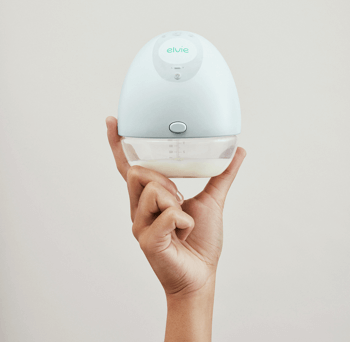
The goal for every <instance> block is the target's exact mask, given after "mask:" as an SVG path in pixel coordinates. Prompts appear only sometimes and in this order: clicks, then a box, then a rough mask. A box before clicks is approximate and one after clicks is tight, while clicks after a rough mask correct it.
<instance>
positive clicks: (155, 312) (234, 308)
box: [0, 0, 350, 342]
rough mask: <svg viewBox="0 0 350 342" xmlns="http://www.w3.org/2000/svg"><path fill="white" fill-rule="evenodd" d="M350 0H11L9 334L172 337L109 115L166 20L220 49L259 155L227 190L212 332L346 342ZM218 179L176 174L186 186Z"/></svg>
mask: <svg viewBox="0 0 350 342" xmlns="http://www.w3.org/2000/svg"><path fill="white" fill-rule="evenodd" d="M349 13H350V4H349V2H348V1H345V0H335V1H334V0H333V1H325V0H319V1H316V0H313V1H312V0H303V1H302V0H296V1H277V0H275V1H272V0H268V1H257V0H247V1H188V0H187V1H183V0H179V1H177V2H173V1H172V2H171V1H165V0H162V1H141V0H139V1H136V0H135V1H132V0H130V1H118V0H113V1H111V0H101V1H90V0H88V1H86V0H85V1H82V0H80V1H79V0H69V1H53V0H46V1H34V0H31V1H25V0H22V1H19V0H2V1H1V2H0V120H1V121H0V164H1V167H0V201H1V203H0V204H1V205H0V226H1V228H0V340H1V341H2V342H48V341H49V342H62V341H65V342H76V341H84V342H96V341H103V342H109V341H111V342H112V341H113V342H115V341H118V342H119V341H121V342H124V341H146V342H154V341H161V340H162V338H163V333H164V323H165V313H166V307H165V298H164V295H163V291H162V289H161V286H160V285H159V283H158V280H157V279H156V277H155V276H154V275H153V273H152V270H151V268H150V267H149V266H148V263H147V261H146V260H145V258H144V257H143V255H142V252H141V251H140V250H139V247H138V244H137V242H136V241H134V238H133V236H132V234H131V224H130V219H129V212H128V201H127V191H126V186H125V184H124V182H123V180H122V178H121V177H120V176H119V175H118V174H117V171H116V169H115V166H114V161H113V160H112V155H111V153H110V151H109V147H108V145H107V140H106V132H105V124H104V119H105V117H106V116H108V115H116V114H117V104H118V97H119V92H120V89H121V86H122V82H123V79H124V77H125V74H126V72H127V69H128V67H129V65H130V63H131V61H132V59H133V57H134V56H135V54H136V53H137V51H138V50H139V49H140V48H141V47H142V46H143V44H145V43H146V42H147V41H148V40H149V39H151V38H152V37H154V36H155V35H157V34H160V33H162V32H166V31H169V30H178V29H183V30H189V31H193V32H196V33H198V34H201V35H203V36H204V37H206V38H207V39H209V40H210V41H211V42H212V43H214V45H216V47H217V48H218V49H219V50H220V51H221V53H222V54H223V56H224V57H225V58H226V60H227V62H228V64H229V66H230V68H231V70H232V73H233V75H234V78H235V80H236V84H237V87H238V91H239V95H240V99H241V107H242V115H243V117H242V118H243V119H242V128H243V130H242V134H241V136H240V145H241V146H243V147H245V148H246V150H247V151H248V156H247V158H246V161H245V162H244V165H243V167H242V169H241V171H240V173H239V176H238V177H237V179H236V182H235V184H234V186H233V188H232V191H231V192H230V194H229V196H228V199H227V204H226V211H225V243H224V251H223V254H222V258H221V263H220V266H219V272H218V282H217V295H216V303H215V318H214V335H213V341H218V342H233V341H239V342H255V341H258V342H265V341H266V342H295V341H298V342H334V341H336V342H347V341H350V325H349V322H350V291H349V289H350V252H349V245H350V231H349V230H350V212H349V208H350V191H349V190H350V181H349V174H350V161H349V159H350V158H349V157H350V153H349V146H350V138H349V137H350V132H349V126H350V96H349V91H350V81H349V79H350V67H349V60H350V56H349V55H350V53H349V52H350V43H349V32H350V21H349ZM205 182H206V180H203V179H197V180H178V181H176V183H177V184H178V186H179V188H180V190H181V191H182V192H183V193H184V195H185V196H186V197H188V196H192V195H194V194H195V193H196V192H198V191H199V190H200V189H202V187H203V186H204V184H205Z"/></svg>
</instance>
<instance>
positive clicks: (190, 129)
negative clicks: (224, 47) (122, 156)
mask: <svg viewBox="0 0 350 342" xmlns="http://www.w3.org/2000/svg"><path fill="white" fill-rule="evenodd" d="M178 39H179V40H178ZM177 40H178V42H179V44H176V42H177ZM167 41H168V42H169V44H170V45H169V44H168V45H167V44H166V42H167ZM163 42H164V44H163ZM187 44H188V45H187ZM173 45H174V46H175V48H176V47H178V48H179V47H180V45H181V46H182V48H183V49H184V48H186V46H189V47H190V48H189V50H183V51H187V53H188V51H190V53H191V48H192V51H193V50H195V51H196V53H195V57H194V58H193V59H192V60H191V61H186V60H185V62H184V59H183V56H184V53H178V54H176V53H173V52H171V53H173V55H172V56H170V57H169V58H171V61H170V62H169V58H168V57H166V58H168V59H167V61H164V60H163V59H162V58H163V57H162V56H164V54H166V53H167V52H166V51H167V50H164V48H165V49H169V46H170V47H171V46H173ZM162 49H163V50H164V51H163V50H162ZM169 51H173V50H169ZM177 56H178V57H177ZM177 58H178V60H177ZM186 58H187V57H186V56H185V59H186ZM191 58H192V57H191ZM187 59H188V58H187ZM178 66H180V67H181V69H180V70H177V69H175V68H176V67H178ZM177 73H178V74H180V76H181V77H180V79H176V74H177ZM173 122H182V123H185V124H186V131H185V132H183V133H181V134H178V133H173V132H171V131H170V129H169V126H170V125H171V123H173ZM118 130H119V134H120V135H121V136H124V137H136V138H171V139H177V138H204V137H221V136H232V135H237V134H239V133H240V131H241V112H240V105H239V99H238V94H237V89H236V85H235V82H234V80H233V77H232V74H231V71H230V69H229V67H228V65H227V63H226V61H225V60H224V58H223V57H222V55H221V54H220V52H219V51H218V50H217V49H216V48H215V46H214V45H213V44H211V43H210V42H209V41H208V40H206V39H205V38H203V37H201V36H200V35H197V34H194V33H191V32H185V31H176V32H168V33H165V34H162V35H159V36H157V37H155V38H153V39H152V40H151V41H149V42H148V43H147V44H146V45H145V46H144V47H143V48H142V49H141V50H140V51H139V53H138V54H137V55H136V57H135V59H134V60H133V62H132V64H131V66H130V68H129V70H128V73H127V75H126V78H125V81H124V84H123V87H122V91H121V96H120V100H119V108H118Z"/></svg>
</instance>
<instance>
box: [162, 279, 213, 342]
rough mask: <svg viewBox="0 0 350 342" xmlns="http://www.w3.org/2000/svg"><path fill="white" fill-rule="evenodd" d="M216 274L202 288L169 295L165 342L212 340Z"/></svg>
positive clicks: (208, 341)
mask: <svg viewBox="0 0 350 342" xmlns="http://www.w3.org/2000/svg"><path fill="white" fill-rule="evenodd" d="M214 292H215V275H213V277H212V278H211V279H210V280H208V282H207V283H206V285H205V286H203V287H202V288H201V289H200V290H198V291H196V292H194V293H189V294H187V295H169V296H167V304H168V316H167V323H166V332H165V342H179V341H181V342H210V341H211V333H212V319H213V306H214Z"/></svg>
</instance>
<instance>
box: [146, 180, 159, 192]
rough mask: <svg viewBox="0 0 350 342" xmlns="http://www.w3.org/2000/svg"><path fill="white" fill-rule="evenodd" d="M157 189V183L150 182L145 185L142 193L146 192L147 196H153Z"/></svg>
mask: <svg viewBox="0 0 350 342" xmlns="http://www.w3.org/2000/svg"><path fill="white" fill-rule="evenodd" d="M159 188H160V185H159V183H157V182H156V181H150V182H149V183H148V184H147V185H146V187H145V190H144V191H146V193H148V194H155V193H157V192H158V190H159Z"/></svg>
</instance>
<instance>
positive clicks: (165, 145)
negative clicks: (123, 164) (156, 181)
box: [122, 136, 237, 178]
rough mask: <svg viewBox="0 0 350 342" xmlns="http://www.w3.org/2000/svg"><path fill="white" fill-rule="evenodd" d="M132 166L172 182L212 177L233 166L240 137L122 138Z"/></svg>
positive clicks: (126, 154)
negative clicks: (141, 167)
mask: <svg viewBox="0 0 350 342" xmlns="http://www.w3.org/2000/svg"><path fill="white" fill-rule="evenodd" d="M122 145H123V150H124V153H125V156H126V158H127V160H128V162H129V164H130V165H131V166H133V165H140V166H143V167H146V168H148V169H152V170H155V171H158V172H160V173H162V174H163V175H165V176H166V177H171V178H179V177H181V178H190V177H198V178H201V177H213V176H217V175H219V174H220V173H222V172H223V171H224V170H225V169H226V168H227V167H228V165H229V164H230V162H231V160H232V158H233V156H234V154H235V152H236V148H237V136H228V137H219V138H192V139H150V138H148V139H146V138H122Z"/></svg>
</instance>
